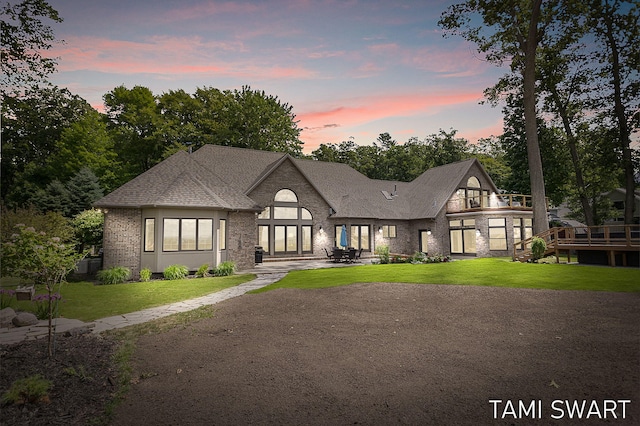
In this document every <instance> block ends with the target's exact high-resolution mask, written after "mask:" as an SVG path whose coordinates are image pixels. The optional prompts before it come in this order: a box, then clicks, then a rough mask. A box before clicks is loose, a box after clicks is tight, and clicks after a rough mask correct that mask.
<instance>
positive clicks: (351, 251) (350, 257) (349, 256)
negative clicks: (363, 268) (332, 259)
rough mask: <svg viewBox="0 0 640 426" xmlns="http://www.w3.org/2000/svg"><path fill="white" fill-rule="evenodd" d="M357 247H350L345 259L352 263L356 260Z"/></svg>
mask: <svg viewBox="0 0 640 426" xmlns="http://www.w3.org/2000/svg"><path fill="white" fill-rule="evenodd" d="M356 253H357V251H356V249H354V248H350V249H349V250H348V251H347V252H346V256H345V259H344V261H345V262H348V263H351V262H355V261H356Z"/></svg>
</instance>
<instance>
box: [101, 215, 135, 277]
mask: <svg viewBox="0 0 640 426" xmlns="http://www.w3.org/2000/svg"><path fill="white" fill-rule="evenodd" d="M141 222H142V221H141V212H140V210H139V209H108V212H107V213H106V214H105V220H104V237H103V246H104V252H103V253H104V258H103V268H105V269H106V268H111V267H113V266H126V267H127V268H129V269H130V270H131V273H132V275H133V277H134V278H136V277H138V276H139V273H140V253H141V252H142V226H141Z"/></svg>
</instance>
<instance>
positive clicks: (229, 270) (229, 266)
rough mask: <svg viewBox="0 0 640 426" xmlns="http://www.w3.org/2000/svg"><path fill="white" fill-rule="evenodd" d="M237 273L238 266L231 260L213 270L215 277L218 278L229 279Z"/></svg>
mask: <svg viewBox="0 0 640 426" xmlns="http://www.w3.org/2000/svg"><path fill="white" fill-rule="evenodd" d="M235 271H236V264H235V263H233V262H231V261H230V260H228V261H226V262H222V263H221V264H220V265H218V267H217V268H216V269H214V270H213V275H214V276H216V277H227V276H229V275H233V273H234V272H235Z"/></svg>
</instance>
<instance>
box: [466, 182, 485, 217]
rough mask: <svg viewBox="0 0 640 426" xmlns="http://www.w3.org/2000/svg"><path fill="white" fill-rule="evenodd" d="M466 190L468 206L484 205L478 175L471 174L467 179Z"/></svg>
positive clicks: (477, 206) (472, 207)
mask: <svg viewBox="0 0 640 426" xmlns="http://www.w3.org/2000/svg"><path fill="white" fill-rule="evenodd" d="M465 190H466V196H465V198H466V205H467V208H471V209H474V208H479V207H481V206H482V204H481V202H480V197H481V195H482V189H481V187H480V180H478V178H477V177H475V176H471V177H469V179H467V187H466V188H465Z"/></svg>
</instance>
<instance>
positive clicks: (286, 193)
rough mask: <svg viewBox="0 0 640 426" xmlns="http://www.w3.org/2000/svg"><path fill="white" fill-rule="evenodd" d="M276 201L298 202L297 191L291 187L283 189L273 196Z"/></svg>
mask: <svg viewBox="0 0 640 426" xmlns="http://www.w3.org/2000/svg"><path fill="white" fill-rule="evenodd" d="M273 200H274V201H283V202H285V203H297V202H298V196H297V195H296V193H295V192H293V191H292V190H290V189H281V190H280V191H278V192H276V196H275V197H274V198H273Z"/></svg>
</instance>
